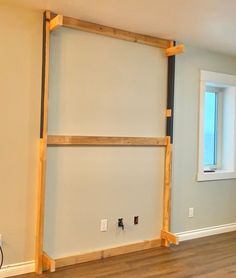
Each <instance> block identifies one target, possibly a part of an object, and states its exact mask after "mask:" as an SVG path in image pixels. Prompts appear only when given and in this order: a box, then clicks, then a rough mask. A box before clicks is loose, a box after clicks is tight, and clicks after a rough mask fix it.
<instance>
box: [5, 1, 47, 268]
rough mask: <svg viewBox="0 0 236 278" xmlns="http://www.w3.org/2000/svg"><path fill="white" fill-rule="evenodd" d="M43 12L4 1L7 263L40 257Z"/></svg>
mask: <svg viewBox="0 0 236 278" xmlns="http://www.w3.org/2000/svg"><path fill="white" fill-rule="evenodd" d="M41 26H42V25H41V14H40V13H39V12H35V11H31V10H27V9H21V8H18V7H14V6H11V5H8V4H4V3H3V2H1V3H0V36H1V43H0V64H1V67H0V95H1V102H0V106H1V117H0V126H1V137H0V154H1V159H0V188H1V191H0V234H2V235H3V243H4V253H5V262H4V264H11V263H18V262H22V261H29V260H32V259H33V258H34V236H35V199H36V183H37V174H38V173H37V170H38V162H37V160H38V143H37V142H38V141H37V140H38V135H39V110H40V83H41V80H40V79H41V29H42V28H41Z"/></svg>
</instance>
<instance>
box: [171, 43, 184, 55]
mask: <svg viewBox="0 0 236 278" xmlns="http://www.w3.org/2000/svg"><path fill="white" fill-rule="evenodd" d="M184 51H185V47H184V45H183V44H179V45H176V46H172V47H169V48H167V49H166V56H167V57H168V56H174V55H177V54H181V53H183V52H184Z"/></svg>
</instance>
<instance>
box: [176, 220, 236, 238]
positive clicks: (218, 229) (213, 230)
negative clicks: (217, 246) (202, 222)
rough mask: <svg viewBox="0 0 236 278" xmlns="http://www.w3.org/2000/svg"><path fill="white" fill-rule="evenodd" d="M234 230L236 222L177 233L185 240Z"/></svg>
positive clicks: (235, 229)
mask: <svg viewBox="0 0 236 278" xmlns="http://www.w3.org/2000/svg"><path fill="white" fill-rule="evenodd" d="M233 231H236V223H230V224H224V225H219V226H213V227H207V228H203V229H197V230H191V231H186V232H182V233H176V235H177V236H178V237H179V241H185V240H190V239H195V238H200V237H206V236H212V235H217V234H223V233H228V232H233Z"/></svg>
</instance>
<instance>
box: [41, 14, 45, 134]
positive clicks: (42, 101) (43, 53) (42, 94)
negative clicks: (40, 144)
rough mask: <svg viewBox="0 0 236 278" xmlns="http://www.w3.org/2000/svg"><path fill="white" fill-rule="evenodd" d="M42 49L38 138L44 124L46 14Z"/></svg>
mask: <svg viewBox="0 0 236 278" xmlns="http://www.w3.org/2000/svg"><path fill="white" fill-rule="evenodd" d="M42 40H43V44H42V45H43V47H42V81H41V82H42V83H41V116H40V138H43V128H44V126H43V123H44V119H43V117H44V92H45V52H46V12H44V14H43V38H42Z"/></svg>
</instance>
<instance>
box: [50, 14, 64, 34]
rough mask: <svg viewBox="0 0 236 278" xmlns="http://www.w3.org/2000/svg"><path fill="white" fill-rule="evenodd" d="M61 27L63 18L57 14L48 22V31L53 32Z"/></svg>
mask: <svg viewBox="0 0 236 278" xmlns="http://www.w3.org/2000/svg"><path fill="white" fill-rule="evenodd" d="M62 25H63V16H62V15H59V14H58V15H56V16H55V17H54V18H52V19H51V20H50V31H53V30H55V29H57V28H58V27H60V26H62Z"/></svg>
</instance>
